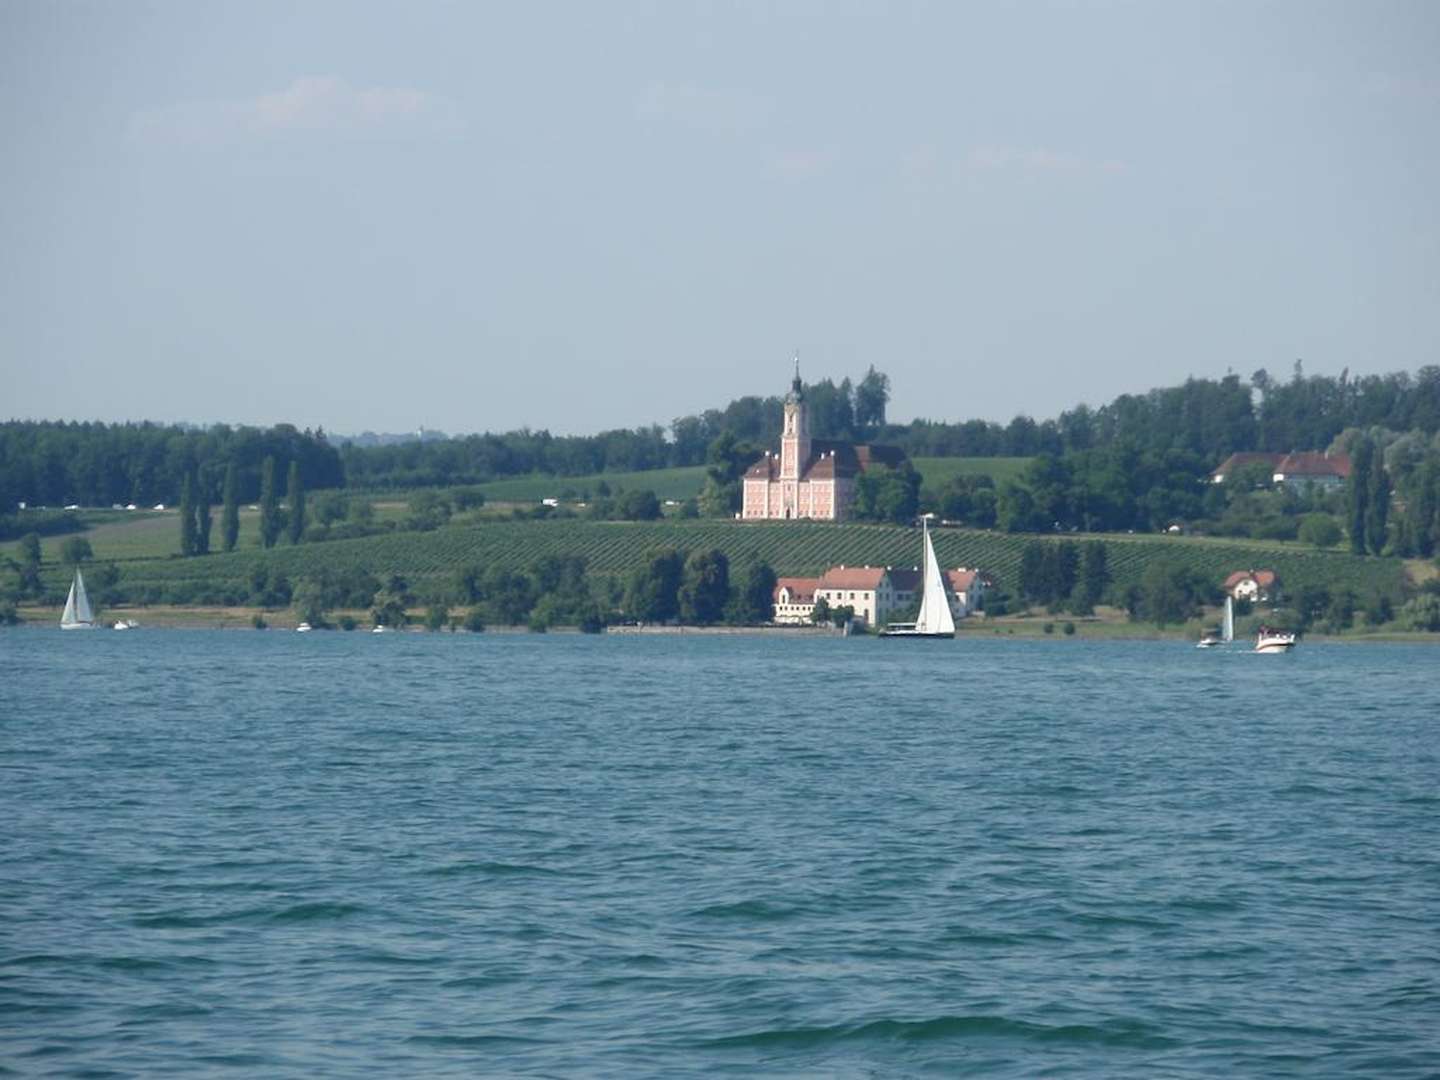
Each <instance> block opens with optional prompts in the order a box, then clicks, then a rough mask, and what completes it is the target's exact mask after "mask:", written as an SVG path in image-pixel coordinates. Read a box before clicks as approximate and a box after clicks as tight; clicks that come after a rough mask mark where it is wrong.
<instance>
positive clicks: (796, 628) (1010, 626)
mask: <svg viewBox="0 0 1440 1080" xmlns="http://www.w3.org/2000/svg"><path fill="white" fill-rule="evenodd" d="M62 610H63V608H62V607H59V606H55V605H43V606H40V605H23V606H22V607H20V609H19V612H18V613H19V616H20V622H19V623H18V624H17V625H16V627H15V628H16V629H42V630H43V629H50V628H55V627H58V626H59V625H60V614H61V611H62ZM329 614H330V618H331V620H332V622H331V624H330V625H327V626H325V627H318V628H317V630H321V631H331V632H334V633H369V632H370V631H371V629H372V624H371V622H370V620H369V613H368V612H366V611H363V610H359V609H356V610H353V611H335V612H331V613H329ZM257 615H258V616H260V617H261V618H262V619H263V621H264V624H265V625H264V626H263V627H259V628H257V627H256V626H255V618H256V616H257ZM118 619H133V620H135V622H136V623H137V624H138V627H137V628H138V629H141V630H146V629H149V630H251V631H253V630H256V629H263V630H266V631H276V632H282V633H283V632H285V631H292V632H293V631H294V630H295V628H296V627H297V626H298V625H299V624H300V623H301V622H302V621H303V620H302V619H301V618H300V616H299V615H298V614H297V613H296V612H295V611H294V610H293V609H290V608H281V609H276V610H268V611H267V610H264V609H259V608H249V607H212V606H194V607H190V606H181V605H172V604H160V605H154V606H149V607H140V606H118V605H117V606H115V607H112V608H107V609H106V610H105V611H104V612H103V613H102V616H101V623H102V625H103V627H105V628H109V626H110V625H111V624H112V623H114V622H115V621H116V620H118ZM345 619H349V620H353V622H354V625H353V626H352V627H351V628H350V629H349V630H346V629H344V628H342V626H341V625H340V622H341V620H345ZM1213 621H1214V620H1213V619H1212V620H1208V621H1207V620H1190V621H1188V622H1186V623H1184V624H1178V625H1175V624H1172V625H1164V626H1162V625H1158V624H1156V623H1146V622H1134V621H1131V620H1130V619H1128V618H1126V617H1125V615H1124V613H1123V612H1106V613H1104V614H1100V615H1096V616H1089V617H1076V616H1066V615H1048V614H1023V615H1006V616H998V617H988V618H987V617H985V616H983V615H982V616H972V617H971V618H969V619H965V620H962V621H961V622H959V623H957V624H956V631H955V640H956V641H957V642H963V641H964V640H965V639H967V638H968V639H981V638H985V639H993V638H997V637H998V638H1007V639H1011V640H1017V641H1039V642H1044V641H1090V642H1095V641H1116V642H1123V641H1173V642H1177V643H1186V642H1190V643H1193V642H1194V641H1195V640H1197V639H1198V637H1199V635H1200V633H1201V632H1202V630H1203V627H1204V626H1206V625H1208V624H1209V622H1213ZM1067 625H1068V626H1070V627H1072V628H1073V629H1072V630H1067V629H1066V626H1067ZM387 630H389V631H390V632H394V633H409V634H425V633H442V634H444V633H462V634H464V633H471V632H472V631H469V630H467V629H466V628H465V626H464V623H463V620H462V619H459V618H457V619H455V620H453V621H449V622H447V623H445V625H443V626H440V627H438V628H436V627H428V626H426V623H425V612H424V611H423V610H416V611H413V612H411V613H410V619H409V622H408V624H407V625H406V626H404V627H403V628H389V627H387ZM479 632H480V633H487V634H527V635H528V634H540V633H551V634H578V633H581V632H582V631H581V628H580V627H579V626H578V625H552V626H548V627H547V628H546V629H545V630H543V631H537V630H534V629H532V628H530V627H529V626H527V625H525V624H523V623H521V624H517V625H514V626H505V625H498V626H497V625H487V626H486V627H485V629H484V630H483V631H479ZM603 632H604V633H606V634H615V635H633V636H665V635H699V636H711V637H727V636H747V635H748V636H754V635H761V636H766V637H775V638H824V637H835V638H839V637H843V633H842V631H841V630H840V629H839V628H836V627H833V626H806V625H773V624H772V625H754V626H726V625H720V626H714V625H698V624H688V625H687V624H681V623H670V624H659V623H655V624H628V625H627V624H616V625H611V626H607V627H605V628H604V630H603ZM855 636H856V637H873V636H875V635H874V633H873V632H870V633H858V634H856V635H855ZM1303 640H1304V641H1306V642H1313V643H1320V644H1327V645H1333V644H1344V645H1363V644H1425V645H1440V634H1433V633H1427V632H1425V631H1419V630H1400V629H1395V628H1386V627H1365V628H1356V629H1351V630H1348V631H1344V632H1341V633H1338V634H1337V633H1324V632H1321V631H1318V630H1311V631H1308V632H1307V633H1306V634H1305V635H1304V638H1303ZM1247 641H1248V636H1247V637H1237V639H1236V645H1237V647H1238V648H1240V649H1242V650H1243V649H1244V647H1245V645H1246V644H1247Z"/></svg>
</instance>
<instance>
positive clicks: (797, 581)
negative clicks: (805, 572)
mask: <svg viewBox="0 0 1440 1080" xmlns="http://www.w3.org/2000/svg"><path fill="white" fill-rule="evenodd" d="M819 584H820V579H819V578H813V577H782V578H776V579H775V593H774V599H775V602H776V603H779V602H780V590H781V589H789V590H790V602H791V603H792V604H813V603H814V602H815V588H816V586H818V585H819Z"/></svg>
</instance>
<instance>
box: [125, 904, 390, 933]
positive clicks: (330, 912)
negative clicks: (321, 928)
mask: <svg viewBox="0 0 1440 1080" xmlns="http://www.w3.org/2000/svg"><path fill="white" fill-rule="evenodd" d="M367 910H369V909H368V908H366V907H365V905H363V904H347V903H343V902H340V901H316V902H310V903H304V904H293V905H291V906H290V907H285V908H280V909H279V910H276V909H275V908H271V907H249V908H241V909H239V910H237V911H224V912H218V913H216V914H214V915H187V914H184V913H182V912H167V913H165V914H161V915H145V916H141V917H140V918H138V919H135V920H134V922H133V925H135V926H138V927H140V928H142V929H145V930H198V929H204V928H206V927H211V926H223V925H225V924H227V923H244V922H272V923H302V922H317V921H324V920H334V919H346V918H349V917H350V916H352V915H359V914H361V913H363V912H365V911H367Z"/></svg>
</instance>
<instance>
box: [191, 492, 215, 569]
mask: <svg viewBox="0 0 1440 1080" xmlns="http://www.w3.org/2000/svg"><path fill="white" fill-rule="evenodd" d="M199 487H200V497H199V498H198V499H197V500H196V501H195V554H196V555H209V554H210V530H211V529H212V528H213V527H214V525H215V519H214V518H213V517H211V515H210V489H209V488H207V487H206V486H205V484H204V483H203V482H202V483H200V485H199Z"/></svg>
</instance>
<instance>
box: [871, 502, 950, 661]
mask: <svg viewBox="0 0 1440 1080" xmlns="http://www.w3.org/2000/svg"><path fill="white" fill-rule="evenodd" d="M920 525H921V528H922V530H923V533H924V547H925V583H924V591H923V592H922V593H921V594H920V613H919V614H918V615H916V616H915V621H914V622H913V623H891V624H890V625H889V626H887V627H885V629H884V630H882V631H880V636H881V637H926V638H953V637H954V636H955V617H954V616H953V615H951V614H950V597H949V596H948V594H947V592H946V589H945V579H944V578H942V577H941V576H940V563H939V562H938V561H937V560H936V558H935V545H934V544H932V543H931V542H930V524H929V518H928V517H926V518H922V519H921V521H920Z"/></svg>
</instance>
